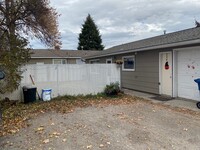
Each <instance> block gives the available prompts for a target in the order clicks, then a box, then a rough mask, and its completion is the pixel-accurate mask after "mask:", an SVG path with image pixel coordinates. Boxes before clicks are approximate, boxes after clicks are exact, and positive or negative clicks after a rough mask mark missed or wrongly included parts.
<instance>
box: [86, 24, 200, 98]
mask: <svg viewBox="0 0 200 150" xmlns="http://www.w3.org/2000/svg"><path fill="white" fill-rule="evenodd" d="M84 59H85V60H86V62H87V63H115V62H118V63H120V62H121V63H122V65H121V66H122V69H121V86H122V88H127V89H133V90H138V91H144V92H149V93H155V94H161V95H168V96H172V97H182V98H187V99H193V100H200V96H199V91H198V88H197V85H196V83H195V82H194V79H196V78H200V27H196V28H190V29H186V30H182V31H178V32H173V33H168V34H163V35H160V36H156V37H152V38H148V39H143V40H139V41H135V42H131V43H126V44H122V45H118V46H114V47H112V48H109V49H107V50H104V51H101V52H100V53H98V54H94V55H91V56H88V57H85V58H84Z"/></svg>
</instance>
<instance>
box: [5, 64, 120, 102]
mask: <svg viewBox="0 0 200 150" xmlns="http://www.w3.org/2000/svg"><path fill="white" fill-rule="evenodd" d="M22 69H23V70H24V73H23V75H22V76H23V79H22V81H21V84H20V87H19V89H18V90H16V91H15V92H13V93H12V94H5V95H3V96H1V97H8V98H10V99H13V100H18V99H20V100H22V99H23V92H22V87H23V86H31V85H32V82H31V78H30V75H31V76H32V78H33V80H34V82H35V86H36V87H37V90H38V92H39V94H40V95H41V92H42V89H49V88H50V89H52V97H57V96H62V95H78V94H83V95H86V94H97V93H98V92H102V91H103V89H104V88H105V86H106V85H107V84H110V83H111V82H119V83H120V68H119V67H118V66H117V65H116V64H59V65H54V64H48V65H43V64H42V65H27V66H25V67H23V68H22Z"/></svg>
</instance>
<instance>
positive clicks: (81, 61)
mask: <svg viewBox="0 0 200 150" xmlns="http://www.w3.org/2000/svg"><path fill="white" fill-rule="evenodd" d="M76 64H85V62H84V61H83V60H82V59H76Z"/></svg>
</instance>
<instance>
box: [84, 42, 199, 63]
mask: <svg viewBox="0 0 200 150" xmlns="http://www.w3.org/2000/svg"><path fill="white" fill-rule="evenodd" d="M192 44H200V39H196V40H191V41H184V42H179V43H171V44H165V45H158V46H151V47H145V48H138V49H129V50H122V51H119V52H113V53H112V52H111V53H108V54H102V55H98V56H89V57H84V59H86V60H87V59H92V58H100V57H105V56H112V55H119V54H125V53H130V52H137V51H147V50H156V49H160V48H170V47H177V46H185V45H192Z"/></svg>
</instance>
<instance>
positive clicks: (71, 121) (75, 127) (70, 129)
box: [0, 100, 200, 150]
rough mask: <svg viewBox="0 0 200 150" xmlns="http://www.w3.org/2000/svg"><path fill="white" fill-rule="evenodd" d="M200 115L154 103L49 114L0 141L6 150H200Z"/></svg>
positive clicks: (78, 109)
mask: <svg viewBox="0 0 200 150" xmlns="http://www.w3.org/2000/svg"><path fill="white" fill-rule="evenodd" d="M199 147H200V113H199V112H196V111H191V110H186V109H177V108H171V107H168V106H165V105H162V104H157V103H151V102H149V101H142V100H139V101H136V102H133V103H132V104H119V105H107V106H105V105H98V106H90V107H86V108H76V109H75V110H74V111H73V112H72V113H68V114H60V113H56V112H50V113H44V114H42V115H40V116H38V117H37V118H35V119H32V120H29V127H27V128H24V129H21V130H20V132H18V133H17V134H15V135H9V136H5V137H0V149H2V150H12V149H15V150H25V149H34V150H50V149H55V150H87V149H91V150H100V149H102V150H138V149H142V150H143V149H144V150H158V149H159V150H161V149H163V150H172V149H176V150H177V149H180V150H184V149H185V150H186V149H191V150H198V149H199Z"/></svg>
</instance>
